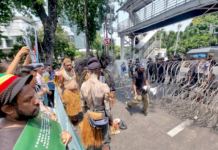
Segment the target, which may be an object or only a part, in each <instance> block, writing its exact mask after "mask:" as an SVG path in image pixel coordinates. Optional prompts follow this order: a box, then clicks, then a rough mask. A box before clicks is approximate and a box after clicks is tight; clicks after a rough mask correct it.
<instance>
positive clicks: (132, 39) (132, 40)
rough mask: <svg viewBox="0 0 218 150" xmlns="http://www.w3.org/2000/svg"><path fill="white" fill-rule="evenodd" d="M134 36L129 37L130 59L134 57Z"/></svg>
mask: <svg viewBox="0 0 218 150" xmlns="http://www.w3.org/2000/svg"><path fill="white" fill-rule="evenodd" d="M135 38H136V37H131V59H134V58H135Z"/></svg>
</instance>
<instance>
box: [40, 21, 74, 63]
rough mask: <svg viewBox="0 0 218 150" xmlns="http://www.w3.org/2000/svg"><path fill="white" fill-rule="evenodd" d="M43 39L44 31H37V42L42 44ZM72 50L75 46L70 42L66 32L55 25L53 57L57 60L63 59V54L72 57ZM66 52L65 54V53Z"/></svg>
mask: <svg viewBox="0 0 218 150" xmlns="http://www.w3.org/2000/svg"><path fill="white" fill-rule="evenodd" d="M43 38H44V29H43V28H41V29H39V34H38V39H39V42H42V41H43ZM74 48H75V44H74V43H73V42H72V41H71V37H70V35H69V33H68V32H67V31H64V29H63V28H62V27H61V25H57V28H56V32H55V48H54V57H55V59H56V60H57V59H58V57H64V55H65V54H67V55H68V56H70V53H71V52H72V53H71V54H72V56H70V57H72V58H73V57H74V56H75V54H74ZM65 51H66V52H65Z"/></svg>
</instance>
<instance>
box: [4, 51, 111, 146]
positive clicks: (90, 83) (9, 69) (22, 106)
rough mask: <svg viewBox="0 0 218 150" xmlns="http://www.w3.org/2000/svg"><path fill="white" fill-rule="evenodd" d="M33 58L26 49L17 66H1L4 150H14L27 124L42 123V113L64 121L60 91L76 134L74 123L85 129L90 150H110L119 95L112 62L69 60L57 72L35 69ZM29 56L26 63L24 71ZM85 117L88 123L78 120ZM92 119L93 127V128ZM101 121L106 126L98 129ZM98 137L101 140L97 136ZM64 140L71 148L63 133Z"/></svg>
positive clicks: (48, 67)
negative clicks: (59, 104)
mask: <svg viewBox="0 0 218 150" xmlns="http://www.w3.org/2000/svg"><path fill="white" fill-rule="evenodd" d="M29 53H30V50H29V48H28V47H23V48H22V49H21V50H20V51H19V52H18V53H17V55H16V56H15V58H14V60H13V61H12V62H10V63H8V62H6V63H0V118H1V120H0V147H1V149H3V150H11V149H13V147H14V146H15V144H16V141H17V140H18V139H19V136H20V135H21V133H22V131H23V130H24V128H25V126H26V125H27V122H28V121H29V120H30V119H34V118H36V117H37V116H38V114H39V112H40V113H41V114H44V115H45V116H47V117H50V118H51V119H52V120H54V121H58V118H57V117H56V115H55V113H54V111H53V109H52V108H54V107H55V102H54V92H55V87H57V90H58V94H59V96H60V100H61V102H62V103H63V106H64V108H65V111H66V114H67V115H68V116H69V120H70V122H71V123H72V126H73V127H74V130H76V127H75V126H74V125H73V123H75V122H81V124H82V128H81V134H82V143H83V145H84V146H85V147H89V148H93V147H96V146H98V147H99V146H102V149H103V150H108V149H109V148H110V147H109V145H110V141H111V137H110V126H113V116H112V113H111V104H112V103H113V98H114V96H113V94H114V92H115V88H114V86H115V83H114V79H113V76H112V73H111V72H110V71H109V70H110V67H109V66H110V62H111V60H110V58H109V57H107V56H100V57H94V56H93V57H88V58H82V59H79V60H78V61H77V62H75V61H74V62H73V63H72V61H71V60H70V59H69V58H65V59H64V60H63V62H62V67H61V68H60V67H59V66H55V67H54V70H53V68H52V66H51V65H49V64H37V65H36V66H34V65H33V64H31V63H30V61H31V60H30V54H29ZM24 56H26V60H25V62H24V63H23V64H22V65H21V62H20V61H21V58H23V57H24ZM80 112H83V113H84V119H83V120H80V119H76V117H75V116H76V115H78V114H79V113H80ZM90 118H91V120H93V122H94V123H93V124H90V122H89V120H90ZM102 118H103V119H102ZM104 118H108V119H107V120H108V121H105V119H104ZM96 119H98V120H101V119H102V121H101V123H102V124H100V125H99V124H95V120H96ZM87 131H88V132H87ZM95 132H96V134H97V135H98V136H96V135H93V133H95ZM102 137H103V138H102ZM62 138H63V142H64V143H65V145H67V144H68V143H69V142H70V141H71V140H72V135H70V133H69V132H67V131H63V132H62ZM26 144H28V143H26Z"/></svg>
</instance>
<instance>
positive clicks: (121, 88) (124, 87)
mask: <svg viewBox="0 0 218 150" xmlns="http://www.w3.org/2000/svg"><path fill="white" fill-rule="evenodd" d="M131 86H132V85H127V86H123V87H118V88H116V89H122V88H125V87H131Z"/></svg>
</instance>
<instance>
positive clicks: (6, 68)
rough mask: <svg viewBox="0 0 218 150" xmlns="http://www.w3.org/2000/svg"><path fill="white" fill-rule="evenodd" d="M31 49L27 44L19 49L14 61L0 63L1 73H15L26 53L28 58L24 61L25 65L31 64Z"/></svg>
mask: <svg viewBox="0 0 218 150" xmlns="http://www.w3.org/2000/svg"><path fill="white" fill-rule="evenodd" d="M29 51H30V50H29V48H28V47H27V46H24V47H22V48H21V49H20V50H19V51H18V53H17V54H16V56H15V57H14V60H13V61H12V62H4V63H0V73H8V74H13V73H14V70H15V69H16V67H17V66H18V64H19V62H20V60H21V58H22V57H23V56H24V55H27V56H26V59H25V61H24V63H23V66H27V65H28V64H29V61H30V54H29Z"/></svg>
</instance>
